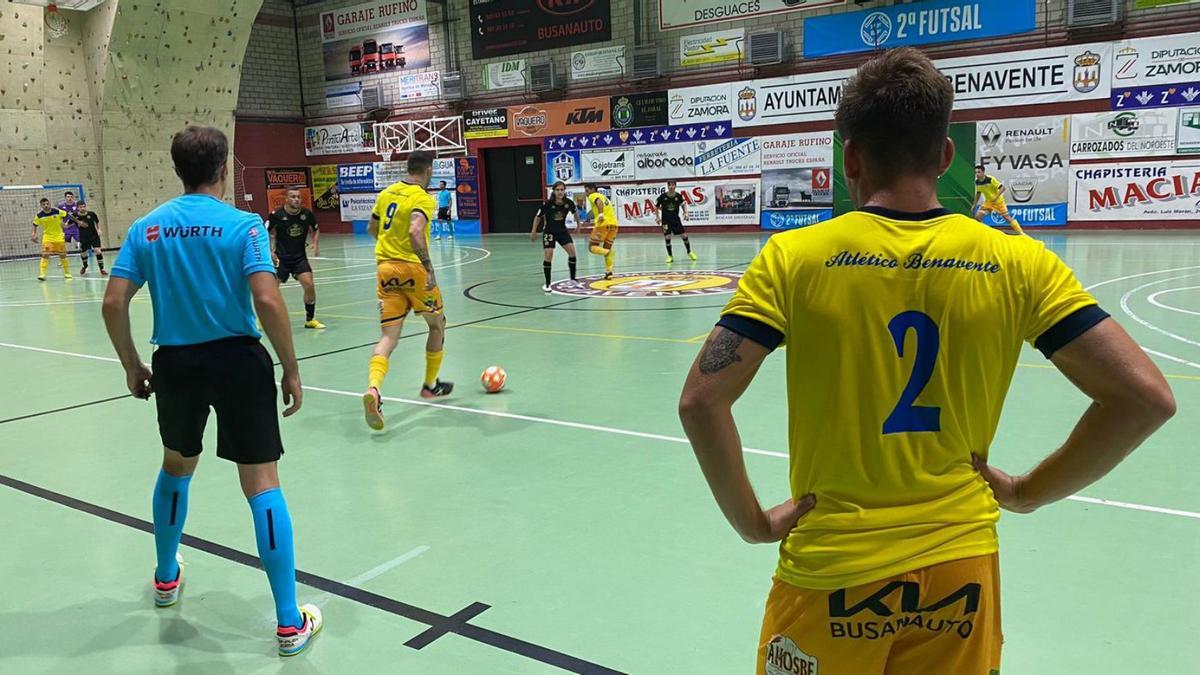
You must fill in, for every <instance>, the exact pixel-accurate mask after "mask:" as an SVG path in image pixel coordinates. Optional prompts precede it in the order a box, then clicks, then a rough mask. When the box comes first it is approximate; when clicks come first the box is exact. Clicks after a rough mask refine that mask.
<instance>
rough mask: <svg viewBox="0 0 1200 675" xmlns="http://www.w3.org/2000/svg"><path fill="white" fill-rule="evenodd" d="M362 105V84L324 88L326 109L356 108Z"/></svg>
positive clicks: (336, 85)
mask: <svg viewBox="0 0 1200 675" xmlns="http://www.w3.org/2000/svg"><path fill="white" fill-rule="evenodd" d="M360 105H362V82H350V83H349V84H335V85H333V86H331V87H325V107H326V108H357V107H358V106H360Z"/></svg>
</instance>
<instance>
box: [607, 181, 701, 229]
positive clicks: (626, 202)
mask: <svg viewBox="0 0 1200 675" xmlns="http://www.w3.org/2000/svg"><path fill="white" fill-rule="evenodd" d="M666 189H667V186H666V185H664V184H662V183H645V184H638V185H618V186H615V187H613V197H614V199H613V207H614V208H615V209H616V210H617V221H618V222H620V223H621V225H622V226H625V225H633V226H642V227H654V226H655V224H656V223H655V222H654V219H655V218H656V217H657V215H658V208H657V206H656V205H655V202H656V201H657V200H658V195H660V194H662V192H663V191H664V190H666ZM685 209H686V207H685Z"/></svg>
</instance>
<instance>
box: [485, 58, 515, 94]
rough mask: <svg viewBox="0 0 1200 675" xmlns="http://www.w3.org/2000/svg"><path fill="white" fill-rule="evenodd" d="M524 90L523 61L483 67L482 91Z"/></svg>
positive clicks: (489, 64) (490, 64)
mask: <svg viewBox="0 0 1200 675" xmlns="http://www.w3.org/2000/svg"><path fill="white" fill-rule="evenodd" d="M524 88H525V59H513V60H511V61H500V62H498V63H488V64H485V65H484V66H483V90H484V91H499V90H501V89H524Z"/></svg>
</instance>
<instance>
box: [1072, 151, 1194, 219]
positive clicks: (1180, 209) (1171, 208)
mask: <svg viewBox="0 0 1200 675" xmlns="http://www.w3.org/2000/svg"><path fill="white" fill-rule="evenodd" d="M1071 220H1200V162H1197V161H1184V162H1145V163H1142V162H1138V163H1123V164H1092V165H1088V166H1082V167H1075V168H1072V169H1071Z"/></svg>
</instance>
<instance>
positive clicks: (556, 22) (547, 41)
mask: <svg viewBox="0 0 1200 675" xmlns="http://www.w3.org/2000/svg"><path fill="white" fill-rule="evenodd" d="M470 4H471V24H470V28H471V53H472V55H473V56H474V57H475V58H476V59H487V58H492V57H495V56H510V55H512V54H523V53H525V52H536V51H542V50H546V49H558V48H559V47H574V46H576V45H586V44H592V43H595V42H605V41H607V40H611V39H612V7H611V6H610V0H536V1H535V2H530V0H471V3H470Z"/></svg>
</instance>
